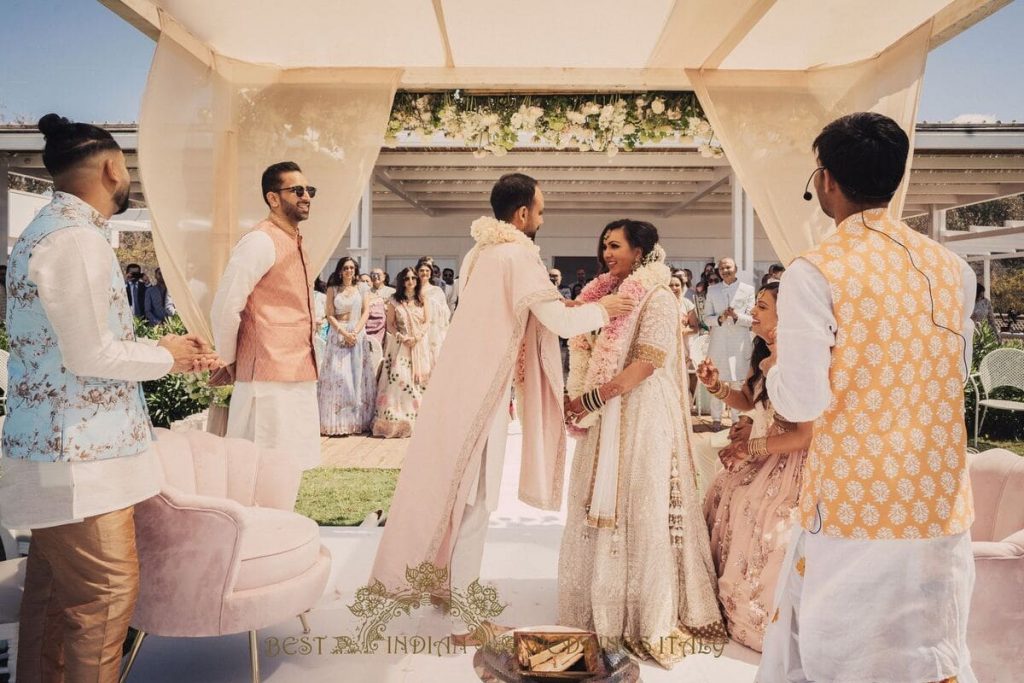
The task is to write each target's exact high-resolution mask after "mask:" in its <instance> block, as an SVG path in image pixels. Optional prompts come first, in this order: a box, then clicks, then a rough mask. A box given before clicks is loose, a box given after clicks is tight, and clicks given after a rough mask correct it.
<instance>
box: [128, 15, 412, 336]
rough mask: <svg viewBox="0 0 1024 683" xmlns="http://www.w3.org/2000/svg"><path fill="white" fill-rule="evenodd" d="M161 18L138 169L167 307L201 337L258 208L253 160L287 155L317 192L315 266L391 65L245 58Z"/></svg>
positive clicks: (262, 162)
mask: <svg viewBox="0 0 1024 683" xmlns="http://www.w3.org/2000/svg"><path fill="white" fill-rule="evenodd" d="M161 23H162V26H161V29H162V32H161V36H160V41H159V43H158V45H157V50H156V54H155V55H154V57H153V64H152V67H151V70H150V75H149V82H148V84H147V87H146V92H145V95H144V97H143V102H142V112H141V117H140V123H139V158H140V174H141V180H142V183H143V186H144V191H145V194H146V199H147V201H148V203H149V207H150V210H151V212H152V216H153V236H154V242H155V246H156V251H157V257H158V258H159V261H160V265H161V269H162V271H163V274H164V279H165V280H166V281H167V286H168V288H169V289H170V291H171V294H172V296H173V297H174V301H175V302H176V303H177V305H178V312H179V313H180V314H181V317H182V319H183V320H184V321H185V324H186V326H187V327H188V328H189V330H190V331H192V332H196V333H198V334H200V335H202V336H204V337H206V338H207V339H211V332H210V322H209V320H210V306H211V303H212V300H213V295H214V292H216V290H217V284H218V281H219V278H220V275H221V273H222V272H223V270H224V267H225V265H226V264H227V260H228V256H229V254H230V251H231V248H232V246H233V245H234V244H235V242H237V241H238V238H239V237H240V236H241V235H242V234H243V233H245V232H246V231H248V230H249V229H250V228H251V227H252V226H253V225H255V223H256V222H257V221H259V220H260V219H262V218H265V217H266V214H267V206H266V204H265V203H264V202H263V197H262V192H261V189H260V177H261V175H262V173H263V169H264V168H266V167H267V166H269V165H270V164H273V163H275V162H278V161H294V162H296V163H298V164H299V166H301V167H302V170H303V172H304V174H305V176H306V178H307V179H308V181H309V183H310V184H311V185H313V186H315V187H317V189H318V190H319V194H317V197H316V199H314V201H313V208H312V211H311V213H310V219H309V220H308V221H307V222H306V223H304V224H303V226H302V232H303V235H304V240H305V244H306V247H307V249H308V252H309V255H310V259H311V262H312V266H313V269H314V270H316V271H318V270H319V269H321V268H322V267H323V265H324V264H325V263H326V262H327V259H328V258H329V257H330V254H331V253H332V252H333V250H334V248H335V246H336V245H337V244H338V242H339V241H340V240H341V238H342V236H343V235H344V233H345V230H346V228H347V227H348V224H349V219H350V216H351V214H352V212H353V210H354V209H355V207H356V205H357V203H358V201H359V198H360V197H361V196H362V193H363V189H364V188H365V187H366V183H367V182H368V181H369V178H370V174H371V173H372V171H373V166H374V164H375V163H376V160H377V155H378V153H379V151H380V147H381V144H382V143H383V138H384V131H385V127H386V125H387V121H388V118H389V116H390V112H391V103H392V100H393V98H394V93H395V88H396V87H397V84H398V80H399V77H400V76H401V70H399V69H340V68H317V69H280V68H277V67H274V66H265V65H254V64H246V63H242V62H238V61H234V60H231V59H227V58H225V57H222V56H219V55H217V54H216V53H214V52H211V51H209V50H208V49H207V48H204V47H202V46H201V45H199V44H198V42H197V41H196V40H195V39H194V38H192V36H190V35H189V34H188V33H187V32H185V31H184V29H182V28H181V27H180V26H178V25H177V24H176V23H175V22H174V21H173V20H172V19H171V18H170V17H169V16H167V15H165V14H161ZM311 276H312V274H311Z"/></svg>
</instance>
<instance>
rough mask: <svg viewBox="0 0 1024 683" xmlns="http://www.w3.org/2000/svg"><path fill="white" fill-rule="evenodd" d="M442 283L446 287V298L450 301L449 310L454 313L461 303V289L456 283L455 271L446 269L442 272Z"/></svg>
mask: <svg viewBox="0 0 1024 683" xmlns="http://www.w3.org/2000/svg"><path fill="white" fill-rule="evenodd" d="M441 281H442V284H443V285H444V287H445V296H446V297H447V299H448V310H450V311H451V312H452V313H454V312H455V307H456V306H457V305H458V303H459V287H458V284H457V283H456V282H455V271H454V270H452V269H451V268H445V269H444V270H443V271H441Z"/></svg>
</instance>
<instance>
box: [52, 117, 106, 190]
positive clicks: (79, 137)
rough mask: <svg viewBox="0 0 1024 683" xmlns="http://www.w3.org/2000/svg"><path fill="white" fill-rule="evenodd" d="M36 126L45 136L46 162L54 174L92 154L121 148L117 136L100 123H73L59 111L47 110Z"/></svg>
mask: <svg viewBox="0 0 1024 683" xmlns="http://www.w3.org/2000/svg"><path fill="white" fill-rule="evenodd" d="M37 127H38V128H39V132H40V133H42V134H43V135H44V136H45V137H46V145H45V146H44V147H43V166H46V170H47V171H49V172H50V175H51V176H57V175H59V174H60V173H63V172H64V171H66V170H68V169H69V168H71V167H73V166H76V165H78V164H79V163H80V162H82V161H84V160H85V159H88V158H89V157H91V156H92V155H93V154H97V153H99V152H104V151H108V150H119V149H121V147H120V146H119V145H118V144H117V142H116V141H115V140H114V136H113V135H111V134H110V133H109V132H107V131H106V130H104V129H102V128H100V127H99V126H94V125H92V124H91V123H74V122H73V121H69V120H68V119H66V118H64V117H63V116H60V115H59V114H47V115H46V116H44V117H43V118H41V119H39V123H38V124H37Z"/></svg>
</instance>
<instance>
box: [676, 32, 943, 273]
mask: <svg viewBox="0 0 1024 683" xmlns="http://www.w3.org/2000/svg"><path fill="white" fill-rule="evenodd" d="M930 37H931V22H930V21H929V22H928V23H926V24H924V25H922V26H921V27H919V28H918V29H916V30H915V31H913V32H911V33H910V34H908V35H907V36H905V37H904V38H903V39H901V40H900V41H899V42H897V43H895V44H894V45H893V46H892V47H890V48H889V49H887V50H885V51H884V52H882V53H881V54H879V55H878V56H876V57H874V58H872V59H869V60H865V61H862V62H858V63H855V64H850V65H846V66H839V67H833V68H823V69H812V70H808V71H730V70H723V69H695V70H688V72H687V73H688V75H689V77H690V79H691V81H692V82H693V85H694V91H695V92H696V94H697V97H698V99H699V100H700V102H701V105H702V106H703V107H704V111H705V112H706V114H707V116H708V120H709V121H710V123H711V125H712V127H713V128H714V130H715V135H716V136H717V137H718V139H719V141H720V142H721V144H722V149H723V150H724V151H725V155H726V156H727V157H728V159H729V163H730V164H731V165H732V168H733V169H734V170H735V171H736V175H737V176H738V177H739V180H740V183H741V184H742V185H743V188H744V189H745V190H746V191H747V193H748V194H749V195H750V198H751V201H752V202H753V204H754V208H755V210H756V211H757V215H758V217H759V218H760V219H761V224H762V225H763V226H764V228H765V232H766V233H767V234H768V239H769V240H770V241H771V243H772V246H773V247H774V248H775V252H776V253H777V254H778V256H779V258H780V259H781V260H782V261H783V262H785V263H789V262H790V261H792V260H793V258H795V257H796V256H797V255H798V254H800V253H801V252H802V251H804V250H806V249H808V248H810V247H812V246H814V245H815V244H817V243H818V242H820V241H821V239H822V237H823V236H824V235H825V234H826V233H827V231H828V230H829V229H830V227H831V224H830V221H829V219H828V217H826V216H825V215H824V214H823V213H822V212H821V210H820V209H819V208H818V202H817V200H816V199H815V200H812V201H810V202H806V201H804V200H803V197H802V195H803V191H804V184H805V183H806V182H807V178H808V176H810V174H811V172H812V171H813V170H814V168H815V167H816V166H817V164H816V163H815V157H814V152H813V151H812V149H811V143H812V142H813V141H814V138H815V137H816V136H817V134H818V133H819V132H820V131H821V129H822V128H823V127H824V126H825V125H826V124H827V123H829V122H830V121H832V120H834V119H836V118H838V117H840V116H843V115H844V114H849V113H852V112H856V111H875V112H878V113H880V114H885V115H886V116H889V117H890V118H892V119H894V120H895V121H896V122H897V123H898V124H899V125H900V126H901V127H902V128H903V129H904V130H905V131H907V133H908V135H910V136H911V143H913V135H914V118H915V115H916V113H917V103H918V97H919V94H920V89H921V79H922V76H923V75H924V67H925V59H926V57H927V54H928V45H929V40H930ZM911 149H913V144H911ZM909 168H910V161H909V160H908V166H907V170H908V173H907V177H909ZM905 194H906V178H905V179H904V183H903V186H902V187H901V188H900V190H899V192H898V193H897V195H896V197H895V198H894V199H893V203H892V207H893V212H894V213H895V214H896V215H899V214H900V212H901V210H902V207H903V198H904V196H905Z"/></svg>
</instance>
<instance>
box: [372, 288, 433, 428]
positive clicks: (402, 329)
mask: <svg viewBox="0 0 1024 683" xmlns="http://www.w3.org/2000/svg"><path fill="white" fill-rule="evenodd" d="M428 305H429V304H428ZM388 307H389V308H390V309H391V310H392V311H393V312H394V313H393V315H394V319H393V322H392V321H391V320H389V321H388V337H387V349H386V350H385V352H384V362H383V364H382V366H381V372H380V383H379V385H378V390H377V408H376V414H375V416H374V420H373V428H372V431H373V435H374V436H383V437H385V438H405V437H409V436H412V428H413V425H415V424H416V415H417V414H418V413H419V410H420V402H421V401H422V400H423V392H424V391H426V389H427V379H428V378H429V377H430V369H431V350H430V341H429V335H428V334H427V332H428V330H427V326H428V321H429V318H428V316H427V310H426V308H425V307H424V306H420V305H416V304H413V303H410V302H408V301H403V302H401V303H398V302H396V301H395V300H394V299H393V298H392V299H391V300H390V301H389V302H388ZM389 317H390V316H389ZM415 337H420V340H419V341H417V342H416V344H415V345H414V346H412V347H411V348H410V347H409V346H407V345H406V344H405V343H404V341H405V340H406V339H408V338H415Z"/></svg>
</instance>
